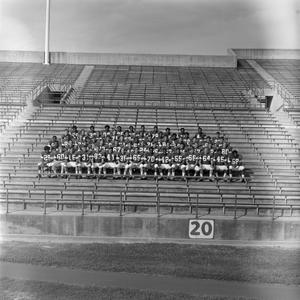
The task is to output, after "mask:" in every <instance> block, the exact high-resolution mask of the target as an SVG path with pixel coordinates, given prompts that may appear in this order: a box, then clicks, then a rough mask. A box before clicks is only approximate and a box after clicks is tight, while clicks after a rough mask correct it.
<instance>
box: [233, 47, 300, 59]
mask: <svg viewBox="0 0 300 300" xmlns="http://www.w3.org/2000/svg"><path fill="white" fill-rule="evenodd" d="M228 51H229V53H235V54H236V56H237V58H238V59H300V49H228Z"/></svg>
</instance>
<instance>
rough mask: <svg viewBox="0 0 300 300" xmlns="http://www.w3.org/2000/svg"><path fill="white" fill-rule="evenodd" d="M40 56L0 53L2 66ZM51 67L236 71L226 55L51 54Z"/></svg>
mask: <svg viewBox="0 0 300 300" xmlns="http://www.w3.org/2000/svg"><path fill="white" fill-rule="evenodd" d="M43 55H44V53H43V52H38V51H36V52H35V51H4V50H1V51H0V61H2V62H34V63H42V62H43ZM50 61H51V63H56V64H82V65H98V64H104V65H139V66H182V67H224V68H236V66H237V63H236V57H235V55H233V54H230V55H173V54H170V55H167V54H125V53H75V52H51V53H50Z"/></svg>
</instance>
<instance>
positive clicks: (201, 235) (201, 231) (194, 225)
mask: <svg viewBox="0 0 300 300" xmlns="http://www.w3.org/2000/svg"><path fill="white" fill-rule="evenodd" d="M214 225H215V224H214V220H190V222H189V237H190V238H191V239H213V238H214Z"/></svg>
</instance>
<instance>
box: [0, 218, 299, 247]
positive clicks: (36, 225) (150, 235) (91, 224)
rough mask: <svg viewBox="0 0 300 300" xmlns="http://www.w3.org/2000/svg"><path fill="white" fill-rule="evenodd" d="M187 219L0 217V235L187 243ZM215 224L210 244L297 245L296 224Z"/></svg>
mask: <svg viewBox="0 0 300 300" xmlns="http://www.w3.org/2000/svg"><path fill="white" fill-rule="evenodd" d="M189 219H190V218H188V217H187V216H178V217H177V216H162V217H160V218H157V217H155V216H151V215H150V216H147V215H136V214H135V215H134V214H133V215H128V216H123V217H120V216H117V215H116V214H115V215H114V214H110V215H89V216H78V215H70V214H66V215H65V214H60V215H45V216H44V215H39V214H8V215H5V214H3V215H0V229H1V230H0V231H1V234H2V235H5V234H24V235H26V234H34V235H55V236H67V237H71V236H73V237H76V236H82V237H102V238H104V237H116V238H117V237H119V238H135V239H136V238H141V239H160V238H165V239H186V240H189V234H188V223H189ZM203 219H214V220H215V235H214V240H226V241H230V240H233V241H234V240H244V241H290V242H291V241H294V242H297V241H298V242H299V241H300V220H299V219H291V220H287V219H284V220H280V219H277V220H275V221H271V220H270V219H266V218H249V219H238V220H233V219H232V218H220V217H216V218H213V217H212V218H210V216H206V217H203Z"/></svg>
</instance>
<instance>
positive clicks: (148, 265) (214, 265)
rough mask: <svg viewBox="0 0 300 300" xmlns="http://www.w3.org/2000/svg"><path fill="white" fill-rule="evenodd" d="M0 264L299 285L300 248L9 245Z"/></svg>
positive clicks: (2, 247)
mask: <svg viewBox="0 0 300 300" xmlns="http://www.w3.org/2000/svg"><path fill="white" fill-rule="evenodd" d="M0 260H2V261H7V262H19V263H29V264H34V265H47V266H57V267H68V268H73V269H84V270H101V271H114V272H130V273H145V274H162V275H171V276H177V277H190V278H203V279H218V280H234V281H245V282H259V283H283V284H299V283H300V249H282V248H270V247H267V248H262V247H257V248H254V247H229V246H208V245H206V246H204V245H201V246H200V245H178V244H154V243H153V244H52V243H48V244H47V243H40V244H37V243H24V242H6V243H1V244H0Z"/></svg>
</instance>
